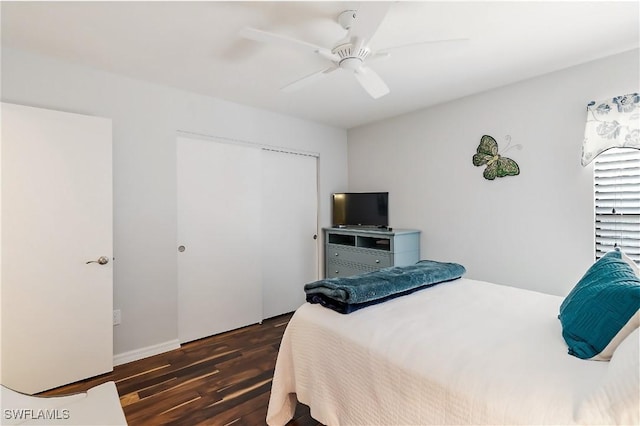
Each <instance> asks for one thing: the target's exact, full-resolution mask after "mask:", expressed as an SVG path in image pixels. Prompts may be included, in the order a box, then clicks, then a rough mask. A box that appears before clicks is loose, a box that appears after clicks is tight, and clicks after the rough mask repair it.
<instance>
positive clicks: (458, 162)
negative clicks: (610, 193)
mask: <svg viewBox="0 0 640 426" xmlns="http://www.w3.org/2000/svg"><path fill="white" fill-rule="evenodd" d="M638 52H639V51H638V50H634V51H630V52H626V53H623V54H620V55H616V56H612V57H609V58H605V59H601V60H598V61H594V62H591V63H588V64H584V65H580V66H576V67H573V68H570V69H566V70H563V71H559V72H555V73H552V74H547V75H544V76H541V77H538V78H534V79H531V80H527V81H523V82H520V83H517V84H513V85H510V86H506V87H503V88H499V89H496V90H492V91H488V92H485V93H481V94H478V95H475V96H469V97H466V98H463V99H460V100H456V101H453V102H450V103H447V104H444V105H440V106H436V107H433V108H429V109H425V110H422V111H418V112H414V113H411V114H407V115H403V116H400V117H396V118H393V119H389V120H385V121H381V122H377V123H374V124H371V125H366V126H363V127H360V128H356V129H352V130H350V131H349V132H348V140H349V142H348V145H349V167H348V169H349V190H351V191H363V190H371V191H374V190H375V191H383V190H384V191H389V192H390V200H389V203H390V222H391V226H393V227H397V228H400V227H406V228H418V229H421V230H422V232H423V233H422V239H421V250H422V258H430V259H435V260H445V261H457V262H459V263H462V264H463V265H465V266H466V268H467V271H468V272H467V275H466V276H467V277H469V278H474V279H480V280H486V281H492V282H497V283H501V284H508V285H513V286H517V287H524V288H530V289H535V290H538V291H542V292H547V293H552V294H558V295H564V294H566V293H567V292H568V291H569V290H570V289H571V288H572V287H573V286H574V285H575V283H576V282H577V280H579V279H580V277H581V276H582V275H583V273H584V272H585V271H586V269H587V268H588V266H590V265H591V263H592V262H593V259H594V243H593V241H594V237H593V196H592V184H593V183H592V182H593V181H592V179H593V177H592V174H593V166H592V165H591V166H589V167H586V168H583V167H582V166H581V165H580V155H581V143H582V139H583V135H584V125H585V119H586V105H587V103H588V102H589V101H590V100H601V99H605V98H607V97H611V96H615V95H622V94H627V93H632V92H637V91H638V89H639V87H638V86H639V77H640V74H639V70H638V67H639V66H638V63H639V54H638ZM391 96H393V94H391ZM484 134H488V135H491V136H493V137H495V138H496V140H497V141H498V143H499V145H500V147H501V148H503V147H504V146H505V145H506V142H505V139H504V138H505V136H506V135H510V136H511V137H512V144H521V145H522V146H523V149H522V150H520V151H518V150H516V149H512V150H510V151H509V152H508V153H507V154H506V156H507V157H510V158H513V159H514V160H516V161H517V163H518V164H519V166H520V170H521V173H520V175H519V176H515V177H505V178H498V179H496V180H495V181H487V180H485V179H484V178H483V177H482V171H483V169H484V167H475V166H473V164H472V162H471V158H472V156H473V154H474V153H475V152H476V148H477V146H478V144H479V142H480V138H481V136H482V135H484Z"/></svg>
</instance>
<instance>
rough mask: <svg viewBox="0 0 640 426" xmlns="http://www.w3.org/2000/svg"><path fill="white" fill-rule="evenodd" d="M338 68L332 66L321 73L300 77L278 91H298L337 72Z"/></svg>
mask: <svg viewBox="0 0 640 426" xmlns="http://www.w3.org/2000/svg"><path fill="white" fill-rule="evenodd" d="M337 69H338V67H336V66H333V67H329V68H327V69H324V70H321V71H316V72H314V73H313V74H309V75H307V76H305V77H302V78H301V79H299V80H296V81H294V82H293V83H289V84H287V85H286V86H284V87H283V88H281V89H280V90H282V91H283V92H287V93H289V92H293V91H295V90H298V89H300V88H302V87H304V86H307V85H309V84H311V83H314V82H316V81H319V80H322V79H323V78H324V77H325V76H326V75H327V74H329V73H331V72H333V71H335V70H337Z"/></svg>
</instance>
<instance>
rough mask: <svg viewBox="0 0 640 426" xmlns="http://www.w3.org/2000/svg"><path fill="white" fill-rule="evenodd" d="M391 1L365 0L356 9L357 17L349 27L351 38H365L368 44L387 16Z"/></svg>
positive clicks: (364, 40)
mask: <svg viewBox="0 0 640 426" xmlns="http://www.w3.org/2000/svg"><path fill="white" fill-rule="evenodd" d="M390 7H391V3H387V2H378V1H363V2H361V3H360V7H358V10H357V11H356V18H355V20H354V22H353V24H351V28H350V29H349V38H352V39H353V38H356V39H359V40H363V42H364V43H366V44H368V43H369V40H371V37H373V35H374V34H375V33H376V31H377V30H378V27H379V26H380V24H381V23H382V20H383V19H384V17H385V16H387V12H388V11H389V8H390Z"/></svg>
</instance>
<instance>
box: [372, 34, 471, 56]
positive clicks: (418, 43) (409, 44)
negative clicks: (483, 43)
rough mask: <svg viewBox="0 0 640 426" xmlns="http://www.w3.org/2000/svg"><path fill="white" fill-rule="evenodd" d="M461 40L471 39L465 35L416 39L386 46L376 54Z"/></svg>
mask: <svg viewBox="0 0 640 426" xmlns="http://www.w3.org/2000/svg"><path fill="white" fill-rule="evenodd" d="M460 41H469V39H468V38H465V37H461V38H447V39H442V40H424V41H416V42H414V43H407V44H400V45H398V46H390V47H385V48H382V49H379V50H377V51H376V52H375V54H376V55H379V54H385V53H388V52H389V51H390V50H398V49H405V48H408V47H416V46H422V45H425V44H439V43H453V42H460Z"/></svg>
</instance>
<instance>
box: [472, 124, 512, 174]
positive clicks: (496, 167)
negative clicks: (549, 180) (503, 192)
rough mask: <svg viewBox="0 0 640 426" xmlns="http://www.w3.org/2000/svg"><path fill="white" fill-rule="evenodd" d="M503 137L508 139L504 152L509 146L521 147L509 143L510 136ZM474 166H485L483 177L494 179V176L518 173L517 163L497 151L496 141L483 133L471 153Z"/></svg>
mask: <svg viewBox="0 0 640 426" xmlns="http://www.w3.org/2000/svg"><path fill="white" fill-rule="evenodd" d="M505 139H506V140H507V141H508V144H507V147H506V148H505V150H504V151H503V153H504V152H507V151H508V150H509V149H510V148H518V149H521V148H522V146H521V145H514V146H510V145H511V136H509V135H507V136H506V137H505ZM473 165H474V166H485V165H486V166H487V168H486V169H484V173H482V175H483V176H484V178H485V179H488V180H494V179H495V178H496V177H505V176H515V175H518V174H520V167H518V163H516V162H515V161H513V160H512V159H511V158H507V157H503V156H501V155H500V154H499V153H498V142H496V140H495V139H494V138H493V137H491V136H489V135H484V136H482V138H481V139H480V145H478V149H477V150H476V154H474V155H473Z"/></svg>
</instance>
